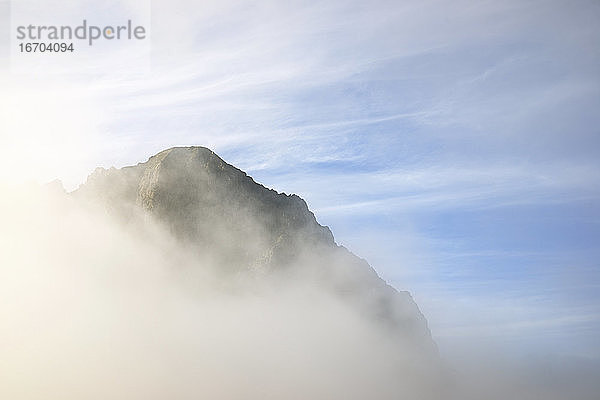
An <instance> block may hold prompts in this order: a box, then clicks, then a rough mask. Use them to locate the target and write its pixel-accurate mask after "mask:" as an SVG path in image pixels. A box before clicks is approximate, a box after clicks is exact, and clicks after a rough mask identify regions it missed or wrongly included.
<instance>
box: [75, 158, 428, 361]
mask: <svg viewBox="0 0 600 400" xmlns="http://www.w3.org/2000/svg"><path fill="white" fill-rule="evenodd" d="M72 195H73V196H75V197H77V198H82V199H94V200H99V201H100V203H101V204H102V206H103V207H105V208H106V209H107V210H108V212H109V213H111V214H113V215H115V216H116V217H117V218H119V219H121V220H123V221H126V222H127V221H135V220H136V219H137V218H140V217H141V218H152V219H154V220H156V221H158V222H159V223H160V224H161V225H163V226H164V227H166V228H167V229H168V230H169V231H170V232H171V233H172V234H173V235H174V236H175V237H176V238H177V239H178V240H179V241H180V242H181V243H182V244H184V245H185V246H186V247H187V248H189V249H191V251H192V252H195V253H196V254H197V255H198V257H205V258H206V257H209V258H210V259H211V260H212V262H213V263H214V264H215V265H216V266H217V268H218V269H220V270H221V271H223V272H224V273H225V274H240V273H242V274H252V275H255V276H264V275H269V276H270V275H276V274H282V273H286V274H290V273H291V274H297V275H302V276H303V277H308V278H309V279H311V280H312V281H313V282H316V283H317V284H319V285H321V286H322V287H323V290H331V291H332V292H333V293H336V294H337V295H339V296H342V297H343V298H344V300H345V301H347V302H348V304H352V305H353V307H355V308H356V309H357V311H359V312H361V313H363V314H364V315H365V316H366V317H368V318H370V319H373V320H375V321H377V323H379V324H383V325H385V326H387V327H388V328H389V329H391V330H392V331H393V332H394V334H397V335H401V336H402V337H403V338H404V339H409V340H410V342H412V343H414V345H415V346H417V347H419V348H422V349H423V351H425V352H427V353H432V354H434V353H435V344H434V343H433V340H432V339H431V335H430V333H429V330H428V328H427V323H426V320H425V318H424V317H423V315H422V314H421V313H420V311H419V309H418V307H417V306H416V304H415V303H414V301H413V300H412V298H411V296H410V294H409V293H408V292H398V291H396V290H395V289H394V288H392V287H391V286H389V285H387V284H386V283H385V282H384V281H383V280H382V279H381V278H380V277H379V276H378V275H377V274H376V273H375V271H374V270H373V269H372V268H371V267H370V266H369V265H368V264H367V262H366V261H364V260H362V259H360V258H358V257H356V256H355V255H354V254H352V253H350V252H349V251H348V250H346V249H345V248H344V247H341V246H338V245H337V244H336V243H335V241H334V238H333V235H332V233H331V231H330V230H329V228H327V227H324V226H321V225H320V224H319V223H318V222H317V220H316V218H315V216H314V214H313V213H312V212H310V210H309V209H308V207H307V205H306V203H305V202H304V200H302V199H301V198H300V197H298V196H296V195H287V194H284V193H278V192H276V191H274V190H271V189H267V188H265V187H264V186H262V185H260V184H257V183H256V182H254V180H253V179H252V178H251V177H249V176H248V175H247V174H245V173H244V172H243V171H241V170H239V169H237V168H235V167H234V166H232V165H229V164H227V163H226V162H225V161H223V160H222V159H221V158H220V157H219V156H217V155H216V154H215V153H213V152H212V151H211V150H209V149H207V148H204V147H187V148H171V149H168V150H165V151H162V152H160V153H158V154H156V155H154V156H152V157H150V159H149V160H148V161H147V162H145V163H140V164H138V165H136V166H130V167H124V168H121V169H115V168H111V169H109V170H105V169H101V168H99V169H97V170H96V171H94V173H92V174H91V175H90V177H89V178H88V180H87V182H86V183H85V184H83V185H82V186H81V187H80V188H79V189H78V190H76V191H75V192H73V194H72Z"/></svg>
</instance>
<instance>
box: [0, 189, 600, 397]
mask: <svg viewBox="0 0 600 400" xmlns="http://www.w3.org/2000/svg"><path fill="white" fill-rule="evenodd" d="M2 193H3V196H2V199H1V200H0V202H1V204H0V210H1V211H0V213H1V218H2V221H3V224H2V230H1V231H0V232H1V236H0V246H1V249H0V266H1V267H0V354H1V355H2V356H1V357H0V397H2V398H10V399H59V398H60V399H81V398H88V399H95V398H98V399H100V398H103V399H104V398H115V399H142V398H143V399H162V398H167V397H169V398H181V399H186V398H198V397H202V398H215V399H266V398H279V399H281V398H284V399H306V398H311V399H335V398H340V399H341V398H344V399H366V398H376V399H398V398H418V399H447V398H462V399H465V398H467V399H468V398H472V399H481V398H488V399H505V398H520V399H530V398H531V399H535V398H540V396H542V397H541V398H545V399H561V398H577V399H587V398H589V399H592V398H594V395H595V393H597V392H595V391H594V390H595V389H597V385H596V384H592V382H593V381H592V380H591V379H587V380H586V376H585V375H582V374H581V372H582V370H580V369H579V367H576V368H575V369H574V370H573V368H572V369H571V371H570V372H571V374H570V375H561V374H562V373H563V372H564V371H567V369H565V368H561V366H560V365H559V366H558V368H556V367H557V366H556V365H555V366H553V367H551V366H549V365H546V364H540V363H537V364H536V362H534V361H532V362H531V363H528V364H527V365H521V366H517V365H511V364H509V363H508V364H507V362H506V360H502V358H501V357H498V358H496V359H478V358H477V355H476V354H475V353H474V352H470V353H466V354H465V355H468V357H469V359H470V361H469V362H460V363H458V362H454V361H453V360H449V359H445V358H443V357H429V356H426V355H425V354H424V353H423V352H422V351H421V349H419V348H418V347H416V346H415V345H414V343H413V342H411V341H410V340H408V339H403V338H402V336H399V335H396V334H393V332H392V331H390V330H388V329H386V328H385V326H384V325H382V324H378V323H376V321H374V320H372V319H370V318H367V317H366V316H365V315H364V314H362V313H360V312H357V309H356V307H354V306H352V303H349V302H348V301H347V299H345V298H344V297H343V296H340V295H339V294H338V293H336V292H335V291H334V290H332V289H331V287H329V286H328V285H326V284H324V283H323V282H322V281H319V280H318V279H314V276H312V275H311V274H310V273H300V274H298V273H283V274H268V275H266V274H253V273H233V274H232V273H230V272H228V273H225V274H223V273H221V272H219V270H220V269H222V268H223V266H222V265H217V264H213V263H211V261H210V257H198V256H197V254H196V253H195V252H194V251H192V250H190V248H189V247H187V246H184V245H182V244H181V242H180V240H178V239H177V238H175V237H174V236H173V235H172V234H171V233H170V232H169V230H168V229H165V227H164V226H162V225H161V224H160V223H158V222H156V221H154V220H153V219H152V218H149V217H148V216H146V217H144V216H143V215H140V218H139V219H137V218H136V219H135V221H134V222H132V221H128V223H123V222H122V221H121V220H119V219H118V218H115V217H114V215H111V214H110V213H109V212H107V211H106V210H105V209H103V208H102V207H100V206H99V205H98V204H95V203H94V202H83V201H80V200H77V199H74V198H73V197H72V196H69V195H68V194H66V193H65V192H64V191H62V187H60V185H58V184H54V185H50V186H45V187H38V186H34V185H29V186H26V185H21V186H15V185H11V186H6V185H5V186H4V187H2ZM304 259H309V258H306V257H304ZM301 268H304V270H305V271H310V270H311V266H310V265H306V266H302V267H301ZM232 270H236V268H232ZM346 273H348V274H351V273H352V272H351V271H350V270H348V271H347V272H346ZM552 368H553V370H552ZM587 371H588V374H589V376H588V378H591V377H593V371H594V369H588V370H587ZM557 376H563V378H564V380H565V381H562V382H559V381H557V380H556V377H557ZM574 376H576V377H578V379H579V381H575V382H573V381H572V379H571V378H572V377H574Z"/></svg>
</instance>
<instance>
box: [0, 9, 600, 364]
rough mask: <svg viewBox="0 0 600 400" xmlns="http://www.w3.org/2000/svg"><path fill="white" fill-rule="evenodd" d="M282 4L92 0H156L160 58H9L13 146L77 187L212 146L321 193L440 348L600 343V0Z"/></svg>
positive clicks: (545, 348) (320, 210) (586, 349)
mask: <svg viewBox="0 0 600 400" xmlns="http://www.w3.org/2000/svg"><path fill="white" fill-rule="evenodd" d="M46 3H47V7H49V8H48V9H47V10H46V11H45V12H47V13H58V11H57V10H56V9H52V8H51V3H52V2H44V4H46ZM130 3H131V4H135V6H133V5H131V4H130ZM280 3H284V2H275V1H273V2H271V1H262V2H248V1H229V0H227V1H219V2H210V1H207V2H194V1H189V0H173V1H168V2H166V1H164V2H163V1H153V2H152V3H151V4H150V2H144V1H138V2H126V1H121V2H112V3H111V4H110V7H108V6H107V8H106V9H102V8H98V7H101V6H99V5H95V6H94V7H95V9H94V10H95V12H96V13H98V15H104V14H110V15H116V14H118V13H117V12H115V9H117V10H119V12H121V11H122V12H125V11H127V12H134V11H135V10H138V8H136V7H139V9H147V7H150V6H151V14H152V21H151V28H152V29H151V32H150V36H151V40H152V42H151V55H150V56H151V65H150V67H151V68H150V70H151V72H140V73H137V72H136V71H138V70H145V69H144V68H142V67H147V66H148V65H146V64H144V65H141V63H143V62H145V61H140V60H138V59H135V58H132V59H127V60H126V61H122V60H121V61H122V62H119V63H115V58H114V57H113V58H110V57H109V58H108V59H106V58H105V59H102V60H97V62H96V64H95V68H94V69H93V70H89V65H88V64H85V65H83V64H81V65H79V64H78V63H77V60H75V61H73V62H72V63H70V64H69V70H70V72H71V73H69V74H67V73H64V74H55V75H53V76H52V79H45V76H44V75H37V76H33V75H28V74H19V73H18V71H14V70H13V71H7V70H5V71H3V73H2V75H0V83H2V84H3V85H4V87H5V89H6V90H5V92H4V93H5V94H4V95H3V96H2V106H3V107H2V109H4V113H5V114H4V115H3V120H4V121H3V122H4V123H5V124H7V125H6V126H5V129H4V130H3V132H2V133H1V135H2V139H3V141H4V143H8V146H13V147H14V149H15V151H13V152H12V156H10V155H9V156H8V158H7V159H6V160H4V162H15V161H16V160H17V159H18V160H21V161H25V162H27V163H28V164H30V165H33V166H32V167H31V171H29V172H30V175H31V176H33V177H35V178H36V179H40V180H47V179H51V178H52V177H55V176H58V177H60V178H62V179H63V180H64V181H65V183H66V185H67V186H69V187H74V186H76V184H77V183H78V182H81V181H82V180H83V179H85V176H86V174H87V173H88V172H89V171H91V170H92V169H93V168H94V167H95V166H97V165H102V166H106V167H108V166H111V165H116V166H123V165H127V164H132V163H136V162H139V161H143V160H145V159H146V158H147V157H148V156H149V155H151V154H154V153H156V152H158V151H160V150H162V149H164V148H166V147H170V146H174V145H204V146H208V147H210V148H212V149H213V150H215V151H216V152H217V153H218V154H220V155H221V156H222V157H223V158H224V159H225V160H226V161H228V162H230V163H232V164H235V165H236V166H238V167H240V168H241V169H244V170H245V171H247V172H248V173H249V174H250V175H252V176H253V177H254V178H255V179H256V180H257V181H259V182H261V183H263V184H265V185H267V186H269V187H273V188H276V189H277V190H280V191H285V192H288V193H298V194H299V195H300V196H302V197H303V198H305V199H306V200H307V202H308V204H309V206H310V207H311V209H312V210H314V211H315V213H316V215H317V218H318V220H319V221H320V222H321V223H323V224H326V225H329V226H330V227H331V228H332V230H333V232H334V234H335V236H336V239H337V241H338V242H339V243H341V244H343V245H345V246H347V247H349V248H350V249H351V250H352V251H354V252H355V253H356V254H358V255H360V256H362V257H364V258H366V259H367V260H368V261H369V262H370V263H371V264H372V265H373V267H374V268H375V269H376V270H377V271H378V272H379V273H380V274H381V275H382V276H383V277H384V278H385V279H386V280H388V281H389V282H390V283H391V284H393V285H394V286H396V287H397V288H399V289H408V290H410V291H411V293H413V295H414V297H415V298H416V300H417V302H418V304H419V305H420V306H421V308H422V310H423V312H424V313H425V315H426V316H427V317H428V319H429V321H430V327H431V329H432V331H433V334H434V337H435V338H436V340H437V341H438V342H439V344H440V346H441V348H442V351H444V349H445V348H447V349H450V348H458V347H460V346H463V345H465V346H466V345H481V346H497V347H499V348H509V349H512V350H513V351H515V352H517V353H522V352H523V351H527V352H534V353H557V354H567V355H577V356H587V357H594V358H599V357H600V339H598V338H599V337H600V264H599V261H598V260H600V246H599V243H598V241H599V238H600V202H599V200H600V157H599V156H600V154H599V153H600V147H599V145H600V132H599V128H598V127H599V126H600V113H598V110H599V109H600V90H599V89H600V73H599V71H600V50H599V49H600V47H598V42H599V40H600V24H598V23H597V22H598V20H599V17H600V4H598V2H594V1H569V2H567V1H562V2H561V1H503V2H497V1H456V2H446V1H440V0H432V1H374V2H358V1H325V2H318V3H317V2H307V1H292V2H285V5H284V4H280ZM40 7H41V5H40ZM144 7H146V8H144ZM132 10H134V11H132ZM109 11H110V13H109ZM42 12H43V11H40V13H42ZM71 12H73V15H77V9H75V10H71ZM136 12H137V11H136ZM103 13H104V14H103ZM124 15H125V14H124ZM46 16H47V15H46ZM104 17H106V15H104ZM73 71H74V72H75V73H72V72H73ZM99 71H101V72H99ZM24 108H25V109H27V108H28V109H40V110H42V109H43V111H41V114H39V115H38V117H37V118H34V119H31V118H28V117H27V115H24V113H23V109H24ZM65 110H67V112H68V115H69V116H70V117H69V118H68V120H65V118H63V116H64V113H65ZM34 131H35V132H39V131H43V132H44V134H43V135H42V134H41V133H37V134H36V133H32V132H34ZM24 147H26V148H27V152H23V151H22V150H18V149H23V148H24ZM66 150H68V151H66ZM56 154H61V157H56ZM58 158H60V161H59V160H57V159H58ZM41 161H43V165H44V167H43V168H42V169H40V168H39V167H36V164H35V163H36V162H41ZM41 170H43V171H41ZM40 171H41V172H40Z"/></svg>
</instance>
